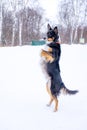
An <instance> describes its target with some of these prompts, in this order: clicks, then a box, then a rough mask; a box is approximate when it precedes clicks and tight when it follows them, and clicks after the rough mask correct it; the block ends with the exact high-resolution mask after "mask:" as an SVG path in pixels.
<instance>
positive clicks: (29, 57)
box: [0, 44, 87, 130]
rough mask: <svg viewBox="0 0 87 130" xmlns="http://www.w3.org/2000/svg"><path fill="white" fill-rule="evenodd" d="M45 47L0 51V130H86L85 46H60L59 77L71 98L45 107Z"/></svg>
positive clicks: (24, 47) (62, 98) (86, 59)
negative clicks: (42, 56) (42, 63)
mask: <svg viewBox="0 0 87 130" xmlns="http://www.w3.org/2000/svg"><path fill="white" fill-rule="evenodd" d="M41 48H44V46H23V47H1V48H0V130H86V129H87V45H64V44H63V45H61V49H62V55H61V60H60V67H61V76H62V79H63V81H64V83H65V85H66V87H67V88H69V89H78V90H79V93H78V94H76V95H74V96H69V95H67V96H64V95H61V96H60V97H59V110H58V112H56V113H55V112H53V108H54V103H53V104H52V106H51V107H47V106H46V104H47V103H48V100H49V96H48V94H47V92H46V90H45V82H46V80H45V77H44V74H43V73H42V70H41V67H40V50H41Z"/></svg>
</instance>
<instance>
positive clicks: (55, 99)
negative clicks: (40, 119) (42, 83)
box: [53, 96, 58, 112]
mask: <svg viewBox="0 0 87 130" xmlns="http://www.w3.org/2000/svg"><path fill="white" fill-rule="evenodd" d="M53 100H54V102H55V108H54V112H56V111H57V110H58V99H57V97H55V96H53Z"/></svg>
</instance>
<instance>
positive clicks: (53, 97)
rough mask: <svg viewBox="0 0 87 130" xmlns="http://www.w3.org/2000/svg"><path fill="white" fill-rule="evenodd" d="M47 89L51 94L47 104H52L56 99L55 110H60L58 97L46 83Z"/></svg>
mask: <svg viewBox="0 0 87 130" xmlns="http://www.w3.org/2000/svg"><path fill="white" fill-rule="evenodd" d="M46 89H47V92H48V94H49V95H50V101H49V103H48V105H47V106H50V105H51V104H52V102H53V101H54V102H55V108H54V112H56V111H57V110H58V99H57V97H55V96H53V95H52V93H51V91H50V88H49V86H48V84H47V85H46Z"/></svg>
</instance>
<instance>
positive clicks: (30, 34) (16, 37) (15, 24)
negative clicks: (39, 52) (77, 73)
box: [0, 0, 87, 46]
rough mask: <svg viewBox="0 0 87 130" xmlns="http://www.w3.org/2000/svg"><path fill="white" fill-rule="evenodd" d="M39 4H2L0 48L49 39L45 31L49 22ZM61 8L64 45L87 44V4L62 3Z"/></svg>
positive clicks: (5, 0)
mask: <svg viewBox="0 0 87 130" xmlns="http://www.w3.org/2000/svg"><path fill="white" fill-rule="evenodd" d="M40 2H41V0H37V1H35V0H29V1H26V0H14V1H12V0H1V2H0V46H16V45H26V44H30V43H31V42H32V40H40V39H42V38H44V37H45V36H46V31H47V30H46V29H45V31H43V29H42V27H44V25H45V24H47V23H48V22H50V19H48V18H45V17H44V9H43V8H42V7H41V6H40ZM59 5H60V6H58V15H57V16H56V17H57V19H58V24H57V26H58V29H59V34H60V37H61V41H62V43H68V44H71V43H76V44H78V43H82V44H83V43H87V0H79V1H78V0H61V1H60V4H59ZM54 25H55V23H54Z"/></svg>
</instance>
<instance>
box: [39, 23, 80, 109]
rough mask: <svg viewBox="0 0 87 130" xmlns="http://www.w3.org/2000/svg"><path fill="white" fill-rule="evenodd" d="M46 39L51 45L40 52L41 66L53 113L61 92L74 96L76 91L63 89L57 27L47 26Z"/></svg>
mask: <svg viewBox="0 0 87 130" xmlns="http://www.w3.org/2000/svg"><path fill="white" fill-rule="evenodd" d="M48 27H49V28H48V32H47V37H48V39H49V38H50V41H51V43H50V44H48V50H41V57H42V61H43V62H42V66H43V69H44V71H45V74H46V75H47V79H48V81H47V84H46V89H47V92H48V94H49V95H50V102H49V104H48V106H50V105H51V104H52V102H53V101H54V102H55V108H54V112H56V111H57V110H58V99H57V96H59V94H60V93H61V91H63V92H64V93H66V94H72V95H73V94H76V93H77V92H78V91H77V90H69V89H67V88H66V87H65V85H64V83H63V81H62V78H61V75H60V68H59V59H60V53H61V50H60V45H59V44H58V43H57V41H58V30H57V27H55V28H54V29H52V28H51V27H50V25H48Z"/></svg>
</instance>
